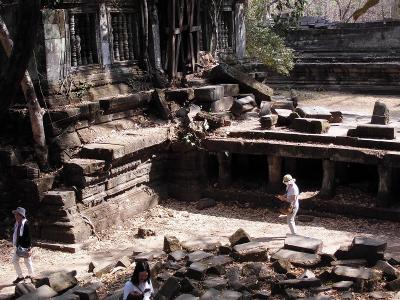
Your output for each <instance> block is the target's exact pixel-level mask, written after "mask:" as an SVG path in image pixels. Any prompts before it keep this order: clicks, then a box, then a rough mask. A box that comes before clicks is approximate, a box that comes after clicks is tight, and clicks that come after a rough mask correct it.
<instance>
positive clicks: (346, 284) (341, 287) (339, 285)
mask: <svg viewBox="0 0 400 300" xmlns="http://www.w3.org/2000/svg"><path fill="white" fill-rule="evenodd" d="M352 286H353V281H348V280H343V281H339V282H335V283H334V284H333V285H332V288H333V289H334V290H338V291H348V290H349V289H350V288H351V287H352Z"/></svg>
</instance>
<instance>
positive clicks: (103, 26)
mask: <svg viewBox="0 0 400 300" xmlns="http://www.w3.org/2000/svg"><path fill="white" fill-rule="evenodd" d="M99 19H100V20H99V21H100V46H101V58H102V62H103V66H104V67H105V68H106V69H109V68H110V66H111V63H112V60H111V52H110V32H109V27H108V18H107V9H106V4H105V3H104V2H102V3H100V18H99Z"/></svg>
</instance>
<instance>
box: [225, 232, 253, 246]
mask: <svg viewBox="0 0 400 300" xmlns="http://www.w3.org/2000/svg"><path fill="white" fill-rule="evenodd" d="M229 241H230V243H231V246H232V247H234V246H236V245H239V244H244V243H248V242H250V241H251V238H250V235H249V234H248V233H247V232H246V231H244V230H243V229H242V228H239V229H238V230H236V232H235V233H234V234H232V235H231V236H230V237H229Z"/></svg>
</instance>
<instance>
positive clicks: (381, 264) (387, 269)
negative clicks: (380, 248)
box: [374, 260, 400, 280]
mask: <svg viewBox="0 0 400 300" xmlns="http://www.w3.org/2000/svg"><path fill="white" fill-rule="evenodd" d="M374 269H376V270H380V271H382V273H383V275H384V276H385V277H386V278H387V279H388V280H395V279H397V278H400V271H399V270H397V269H396V268H395V267H393V266H391V265H390V264H389V263H388V262H386V261H383V260H378V262H377V263H376V265H375V266H374Z"/></svg>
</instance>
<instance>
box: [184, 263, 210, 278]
mask: <svg viewBox="0 0 400 300" xmlns="http://www.w3.org/2000/svg"><path fill="white" fill-rule="evenodd" d="M208 268H209V267H208V265H207V264H205V263H202V262H194V263H192V264H191V265H190V266H189V268H188V271H187V273H186V276H187V277H189V278H192V279H195V280H203V279H204V278H205V276H206V272H207V270H208Z"/></svg>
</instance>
